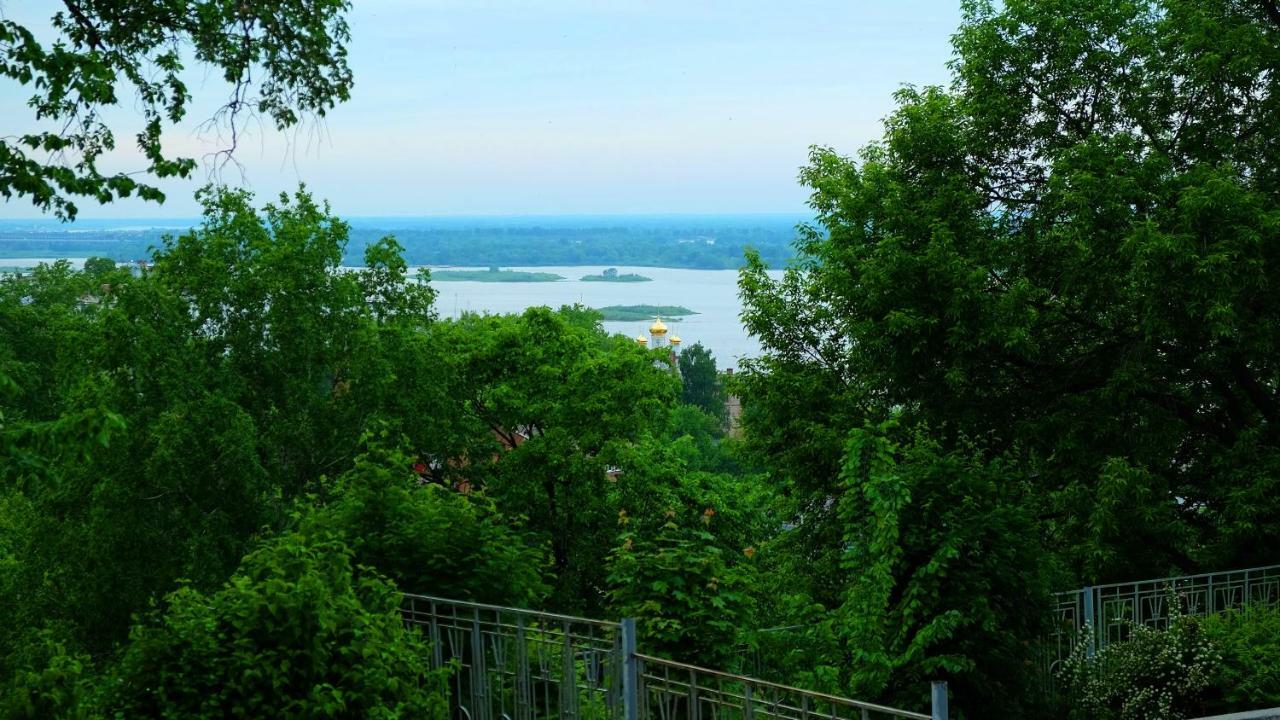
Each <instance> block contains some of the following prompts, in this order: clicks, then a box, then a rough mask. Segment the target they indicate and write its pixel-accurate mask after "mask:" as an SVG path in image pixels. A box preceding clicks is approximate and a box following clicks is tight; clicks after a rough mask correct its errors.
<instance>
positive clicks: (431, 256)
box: [0, 216, 796, 269]
mask: <svg viewBox="0 0 1280 720" xmlns="http://www.w3.org/2000/svg"><path fill="white" fill-rule="evenodd" d="M378 222H379V224H378V225H375V224H373V222H372V221H369V220H356V221H353V222H352V225H353V227H352V229H351V242H350V244H349V245H348V246H347V252H346V257H345V258H344V262H345V264H347V265H359V264H361V263H362V261H363V254H364V248H365V246H366V245H368V244H370V243H373V242H375V241H377V240H379V239H380V238H382V237H384V236H386V235H393V236H395V238H396V240H397V241H399V242H400V244H401V245H403V246H404V248H405V252H404V254H405V259H406V260H407V261H408V262H409V263H410V264H414V265H427V264H432V265H465V266H490V265H502V266H506V267H509V266H513V265H514V266H539V265H621V266H627V265H631V266H645V267H674V268H703V269H716V268H737V267H740V266H742V265H743V252H744V251H745V249H746V248H748V247H752V248H755V249H756V250H757V251H759V252H760V255H761V257H763V258H764V260H765V261H766V262H767V263H769V264H770V265H771V266H774V267H780V266H782V265H783V264H785V263H786V261H787V259H788V258H790V257H791V255H792V248H791V242H792V240H793V239H794V238H795V235H796V233H795V225H796V221H795V220H794V219H792V218H784V217H780V216H779V217H774V216H762V217H758V218H751V217H746V218H744V217H740V216H739V217H726V218H725V219H723V221H720V222H717V221H716V220H714V219H698V220H688V221H683V222H682V221H681V220H679V219H673V220H671V221H670V222H657V221H647V222H637V223H636V224H625V225H624V224H621V223H619V224H616V225H608V226H606V225H603V224H601V225H598V226H592V225H591V224H582V225H574V224H570V223H568V222H566V221H564V220H557V219H550V220H549V221H548V222H547V224H545V225H534V224H530V225H523V226H521V225H496V224H494V223H488V224H477V225H475V226H466V225H463V224H461V223H459V222H456V221H455V222H441V223H439V224H432V223H430V222H426V221H423V220H414V219H409V220H404V221H397V220H391V219H387V220H381V221H378ZM383 222H385V224H381V223H383ZM397 222H402V223H404V225H403V226H397ZM583 222H584V223H587V222H591V221H583ZM594 222H597V223H598V222H602V221H601V220H599V219H597V220H595V221H594ZM65 228H66V229H65V230H64V229H63V228H62V227H54V228H39V229H36V228H12V227H9V228H3V227H0V258H3V257H48V256H53V257H87V256H93V255H98V256H103V257H110V258H112V259H113V260H117V261H127V260H136V259H140V258H146V257H148V256H149V254H150V253H149V248H150V247H152V246H158V245H159V244H160V239H161V238H162V237H163V236H164V235H165V234H174V233H176V231H174V230H161V229H139V230H127V231H124V230H112V229H99V228H88V229H81V228H78V227H77V226H76V225H74V224H72V225H67V226H65Z"/></svg>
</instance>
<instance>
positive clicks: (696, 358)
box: [678, 343, 727, 423]
mask: <svg viewBox="0 0 1280 720" xmlns="http://www.w3.org/2000/svg"><path fill="white" fill-rule="evenodd" d="M678 362H679V366H680V379H681V380H683V381H684V390H683V392H682V393H681V395H680V399H681V400H682V401H683V402H684V403H686V404H688V405H695V406H697V407H699V408H702V410H703V411H704V412H706V413H707V414H708V415H710V416H711V417H714V418H717V419H719V420H720V421H721V422H722V423H723V422H724V421H725V420H726V418H727V411H726V409H725V389H724V384H723V383H722V382H720V376H719V374H718V373H717V372H716V359H715V356H714V355H712V354H711V351H710V350H708V349H706V348H705V347H703V346H702V343H694V344H692V345H690V346H689V347H687V348H684V349H683V350H681V351H680V355H679V361H678Z"/></svg>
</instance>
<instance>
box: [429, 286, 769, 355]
mask: <svg viewBox="0 0 1280 720" xmlns="http://www.w3.org/2000/svg"><path fill="white" fill-rule="evenodd" d="M450 269H484V268H450ZM502 269H503V270H529V271H531V272H549V273H555V274H557V275H562V276H564V278H565V279H564V280H561V281H558V282H529V283H525V282H520V283H503V282H472V281H444V282H440V281H437V282H433V283H431V285H432V287H434V288H435V289H436V290H437V291H438V292H439V293H440V294H439V297H437V298H436V306H437V308H439V310H440V314H441V315H443V316H447V317H457V316H458V315H459V314H461V313H463V312H468V311H470V312H489V313H518V312H522V311H523V310H525V309H526V308H529V307H534V306H537V305H547V306H549V307H553V308H554V307H559V306H561V305H572V304H574V303H581V304H583V305H586V306H588V307H595V308H599V307H604V306H607V305H683V306H684V307H686V308H689V309H690V310H694V311H696V312H697V313H698V314H697V315H690V316H688V317H686V318H684V319H683V320H680V321H679V322H670V321H668V320H666V319H664V322H668V324H669V325H670V327H671V333H672V334H675V335H679V336H680V338H681V340H683V341H684V346H685V347H688V346H690V345H692V344H694V343H702V344H703V346H705V347H706V348H708V349H709V350H711V352H712V353H713V354H714V355H715V357H716V363H717V365H719V367H721V368H726V367H736V366H737V364H738V361H739V360H740V359H741V358H743V357H752V356H755V355H758V354H759V353H760V345H759V343H757V342H756V340H755V338H752V337H750V336H749V335H747V332H746V330H745V329H744V328H743V327H742V320H741V319H740V315H741V314H742V302H741V301H740V300H739V298H738V285H737V283H738V272H737V271H736V270H677V269H672V268H651V267H621V266H619V267H618V273H619V274H626V273H636V274H639V275H643V276H645V277H649V278H653V281H652V282H633V283H624V282H583V281H581V280H579V279H578V278H580V277H582V276H583V275H598V274H600V273H601V272H603V271H604V270H605V267H603V266H594V265H592V266H576V267H507V266H505V265H504V266H503V268H502ZM770 274H771V275H773V276H775V277H778V276H780V275H781V272H780V271H771V273H770ZM651 322H652V320H649V321H646V322H606V323H605V324H604V327H605V329H606V330H608V331H609V332H617V333H623V334H626V335H628V336H631V337H635V336H636V335H644V336H646V337H648V335H649V324H650V323H651Z"/></svg>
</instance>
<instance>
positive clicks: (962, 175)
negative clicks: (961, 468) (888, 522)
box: [742, 0, 1280, 582]
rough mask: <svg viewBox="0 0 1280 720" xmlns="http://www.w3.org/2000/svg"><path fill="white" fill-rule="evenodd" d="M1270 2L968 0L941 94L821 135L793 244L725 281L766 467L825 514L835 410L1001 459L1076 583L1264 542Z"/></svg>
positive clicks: (1246, 554) (1268, 426)
mask: <svg viewBox="0 0 1280 720" xmlns="http://www.w3.org/2000/svg"><path fill="white" fill-rule="evenodd" d="M1265 6H1266V3H1239V2H1226V1H1221V2H1219V1H1215V2H1188V1H1183V0H1144V1H1142V2H1126V3H1092V2H1085V1H1084V0H1056V1H1054V2H1033V1H1031V0H1017V1H1013V2H1007V3H998V4H997V3H988V2H969V3H966V5H965V21H964V25H963V26H962V27H961V29H960V31H959V32H958V33H957V35H956V39H955V46H956V51H957V59H956V61H955V63H954V68H955V79H954V82H953V85H952V87H951V89H950V90H949V91H948V90H943V89H939V88H927V89H911V88H909V89H906V90H903V91H901V92H900V93H899V94H898V101H899V108H898V110H897V111H896V112H895V113H894V114H893V115H892V116H891V117H890V118H889V119H888V121H887V122H886V125H885V135H884V138H883V140H882V141H880V142H878V143H876V144H873V145H871V146H870V147H868V148H866V149H865V150H864V151H863V152H862V153H861V154H860V155H859V156H858V157H857V158H856V159H855V158H847V157H843V156H840V155H838V154H837V153H835V152H833V151H831V150H826V149H819V150H815V151H814V153H813V156H812V161H811V164H810V165H809V167H808V168H807V169H806V170H805V171H804V172H803V174H802V178H803V180H804V181H805V182H806V183H807V184H808V185H809V186H810V187H811V188H812V189H813V196H812V206H813V208H814V210H815V212H816V214H817V217H818V223H817V224H816V225H815V226H814V227H811V228H809V229H807V230H806V231H804V232H803V234H802V237H801V239H800V241H799V243H798V249H799V251H800V252H801V254H802V257H801V259H800V261H799V262H798V263H797V265H796V266H795V267H794V268H793V269H791V270H789V271H788V272H787V276H786V278H785V279H783V280H782V281H780V282H777V283H775V282H772V281H770V280H769V278H768V277H767V276H766V275H765V274H764V273H763V265H762V264H761V263H759V262H756V261H753V262H752V265H751V267H750V268H749V269H748V270H747V272H746V273H745V274H744V276H743V280H742V283H743V285H742V287H743V291H744V294H745V297H746V302H747V310H746V319H747V323H748V326H749V327H750V328H751V329H752V331H753V332H754V333H755V334H756V335H757V336H759V337H760V338H761V340H762V342H763V344H764V346H765V348H766V354H765V357H764V358H762V359H761V360H759V361H757V362H755V363H753V364H752V365H751V367H750V371H749V373H748V375H749V377H748V378H745V382H744V388H745V390H744V391H745V392H746V394H747V396H748V398H749V400H750V403H749V404H748V407H747V415H746V417H747V423H748V425H749V426H750V427H751V430H752V434H753V435H754V438H755V441H754V442H755V443H756V448H757V449H758V450H759V451H761V452H762V453H763V454H764V456H767V457H769V458H771V463H770V465H771V468H773V469H776V471H777V472H779V473H780V474H782V475H783V476H784V477H786V478H788V479H789V480H791V481H793V482H794V484H795V486H796V488H797V489H798V490H800V491H802V492H804V493H806V494H807V495H808V496H809V499H810V501H811V502H812V503H813V504H814V506H820V505H821V504H822V503H823V502H825V500H824V497H827V496H831V495H834V494H838V492H839V491H838V489H837V488H834V487H832V486H831V484H830V479H831V478H833V477H836V476H837V475H838V472H837V467H838V466H839V464H840V463H839V457H840V448H841V447H842V442H841V441H840V440H841V434H842V433H843V432H844V429H845V428H848V427H857V426H861V424H862V423H863V422H864V421H865V420H867V419H869V420H871V421H873V422H879V421H883V420H885V419H887V418H888V417H889V416H890V415H891V414H894V413H901V416H902V418H903V422H904V424H906V425H908V426H914V425H915V424H917V423H925V424H927V426H928V427H930V428H932V432H933V433H934V434H935V435H936V436H937V437H938V439H939V440H940V441H941V442H943V443H944V445H949V444H952V443H954V442H956V441H957V439H958V438H960V437H961V436H964V437H967V438H970V439H971V440H972V441H973V442H976V443H979V444H980V445H982V446H984V447H986V448H988V449H989V450H990V451H991V452H992V453H993V456H994V455H1002V454H1003V453H1005V452H1010V453H1012V454H1013V456H1014V457H1015V458H1016V459H1017V463H1018V466H1019V467H1020V469H1021V473H1022V475H1023V476H1025V477H1028V478H1032V479H1033V480H1034V484H1035V488H1036V495H1037V497H1039V498H1040V499H1042V500H1043V502H1044V503H1045V510H1044V518H1045V519H1046V521H1047V524H1048V525H1047V526H1048V527H1049V528H1050V529H1051V530H1052V531H1053V532H1054V533H1055V535H1056V537H1057V538H1058V541H1059V543H1060V544H1061V546H1062V547H1063V548H1064V554H1065V555H1066V556H1067V558H1068V560H1069V564H1070V566H1071V568H1072V569H1073V571H1074V572H1075V573H1076V574H1077V578H1078V579H1079V580H1082V581H1088V582H1100V581H1106V580H1109V579H1118V578H1121V577H1142V576H1149V575H1160V574H1164V573H1167V572H1170V571H1174V570H1193V569H1197V568H1200V567H1222V566H1235V565H1245V564H1251V563H1254V562H1255V561H1262V560H1263V555H1265V553H1262V554H1260V553H1259V548H1264V547H1270V546H1272V545H1274V544H1275V541H1276V539H1277V538H1278V537H1280V524H1277V523H1276V522H1274V518H1276V517H1280V514H1277V513H1276V512H1275V507H1274V505H1273V501H1272V499H1271V498H1274V497H1276V494H1275V492H1274V490H1275V481H1274V478H1276V477H1277V473H1276V469H1277V467H1278V465H1277V462H1280V453H1278V452H1277V450H1278V449H1280V448H1278V445H1277V438H1278V437H1280V435H1277V431H1276V428H1277V427H1278V426H1277V421H1280V415H1278V414H1277V405H1276V396H1277V390H1278V389H1280V375H1277V366H1276V364H1275V362H1274V358H1275V357H1276V350H1277V349H1278V343H1280V335H1277V334H1276V328H1278V327H1280V322H1277V320H1278V319H1280V318H1277V317H1276V316H1275V308H1276V307H1280V305H1277V303H1276V302H1275V301H1274V300H1275V298H1272V296H1271V293H1272V292H1273V291H1274V289H1275V288H1276V287H1277V284H1276V282H1275V281H1276V277H1277V273H1280V264H1278V263H1280V257H1277V255H1276V252H1277V246H1276V245H1275V243H1270V242H1267V241H1266V240H1265V239H1266V238H1268V237H1272V236H1273V235H1274V234H1275V232H1276V228H1277V227H1278V226H1277V223H1278V222H1280V203H1278V202H1277V201H1278V200H1280V197H1278V195H1277V189H1280V183H1278V180H1280V172H1278V171H1280V164H1278V161H1280V155H1277V154H1276V153H1275V152H1274V151H1273V149H1272V148H1270V147H1269V146H1268V145H1266V142H1265V141H1264V140H1263V139H1262V138H1265V137H1269V136H1271V135H1272V134H1274V133H1275V132H1276V130H1277V129H1278V128H1280V109H1278V108H1280V106H1277V105H1276V103H1275V102H1274V99H1275V96H1274V95H1273V92H1274V87H1273V85H1272V84H1269V83H1260V82H1258V78H1259V77H1268V76H1270V74H1271V73H1273V72H1274V71H1275V69H1276V67H1277V63H1280V43H1278V42H1277V33H1278V32H1280V27H1277V26H1276V25H1275V24H1274V23H1273V22H1271V21H1270V20H1269V15H1268V13H1267V12H1266V7H1265ZM1224 43H1225V44H1224ZM1226 46H1229V47H1230V50H1229V51H1226V52H1223V51H1222V48H1224V47H1226ZM1098 498H1102V499H1103V500H1104V502H1102V503H1098V502H1096V499H1098ZM822 517H823V515H822V514H821V513H816V514H813V515H810V518H812V519H813V520H814V521H815V522H821V518H822ZM823 537H827V538H829V537H831V533H829V532H828V533H827V534H826V535H824V536H823Z"/></svg>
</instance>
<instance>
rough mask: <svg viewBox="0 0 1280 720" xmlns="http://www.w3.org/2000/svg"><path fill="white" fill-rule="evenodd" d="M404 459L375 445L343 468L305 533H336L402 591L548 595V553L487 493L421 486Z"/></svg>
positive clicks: (504, 599) (500, 600) (477, 596)
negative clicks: (332, 492)
mask: <svg viewBox="0 0 1280 720" xmlns="http://www.w3.org/2000/svg"><path fill="white" fill-rule="evenodd" d="M411 465H412V463H411V462H410V460H409V458H408V457H406V456H404V455H402V454H400V453H396V452H394V451H387V450H385V449H383V448H382V447H380V446H378V445H377V444H376V443H375V444H374V447H372V448H371V449H370V450H369V452H367V453H366V454H364V455H361V456H360V457H359V458H357V459H356V466H355V468H354V469H353V470H351V471H350V472H348V473H346V474H344V475H343V476H342V477H341V478H340V479H339V482H338V488H336V489H335V492H336V493H338V494H339V496H338V498H337V499H336V500H335V501H334V502H332V503H331V504H329V505H327V506H325V507H322V508H319V509H317V510H314V511H312V512H311V513H310V514H308V515H307V516H306V517H304V518H303V520H302V523H301V526H302V531H303V534H305V535H309V536H318V537H324V536H331V537H337V538H341V539H342V540H343V542H345V543H346V544H347V545H348V546H349V547H350V548H351V550H352V552H353V553H354V554H355V560H356V562H357V563H359V564H361V565H367V566H369V567H372V568H374V569H376V570H377V571H378V572H380V573H382V574H384V575H386V576H387V577H389V578H391V579H392V580H394V581H395V583H396V584H397V585H398V586H399V587H400V589H401V590H403V591H405V592H412V593H420V594H425V595H436V596H440V597H447V598H451V599H457V600H472V601H479V602H491V603H496V604H502V605H514V606H517V607H527V606H530V605H533V604H536V603H537V602H538V601H539V600H541V599H542V598H543V596H545V595H546V593H547V586H546V585H545V584H544V583H543V581H542V576H541V573H542V571H543V570H544V569H545V568H546V566H547V564H548V561H547V558H546V552H545V551H544V550H542V549H540V548H539V547H538V546H536V545H534V544H533V543H532V542H530V541H529V540H527V538H526V537H525V536H524V535H523V534H522V533H520V532H519V531H518V530H517V529H516V528H514V527H513V526H511V525H510V524H509V523H508V522H507V521H506V520H505V519H504V518H503V517H502V516H501V515H499V514H498V513H497V511H496V510H494V508H493V505H492V503H491V502H489V501H488V500H487V499H486V498H484V497H483V496H481V495H479V494H478V493H475V494H470V495H467V494H462V493H459V492H455V491H453V490H450V489H448V488H445V487H443V486H440V485H436V484H423V483H421V482H420V481H419V480H418V477H417V476H416V475H414V474H413V473H412V472H410V467H411Z"/></svg>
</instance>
